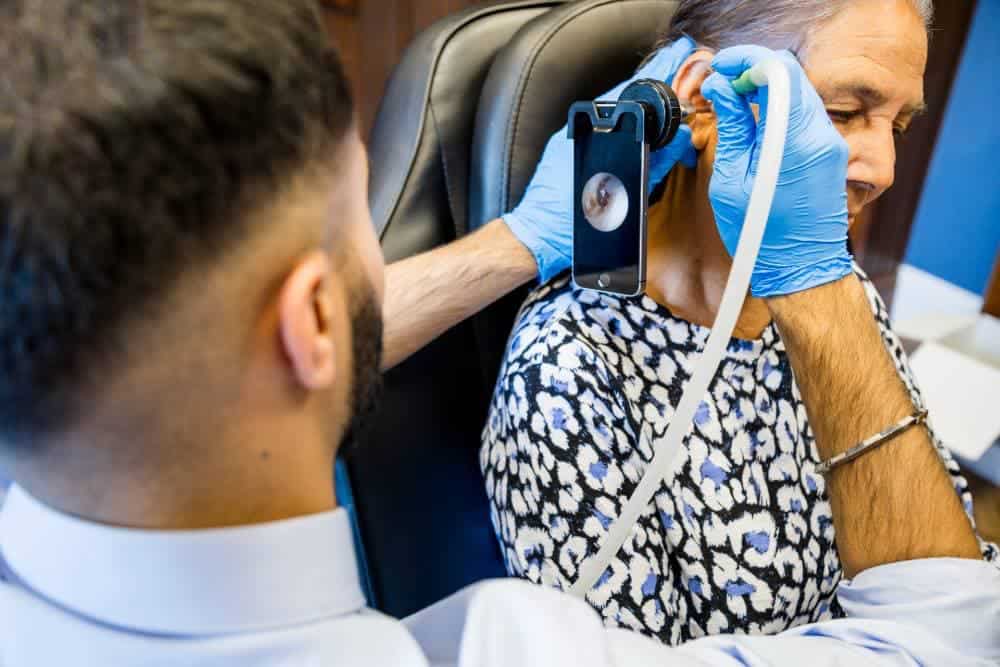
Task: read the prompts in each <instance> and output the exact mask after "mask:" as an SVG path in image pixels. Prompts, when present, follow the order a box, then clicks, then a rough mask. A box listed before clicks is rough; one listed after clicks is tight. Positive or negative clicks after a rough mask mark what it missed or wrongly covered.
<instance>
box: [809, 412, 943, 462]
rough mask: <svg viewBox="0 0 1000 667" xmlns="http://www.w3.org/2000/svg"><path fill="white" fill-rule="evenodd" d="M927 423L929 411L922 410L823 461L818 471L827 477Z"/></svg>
mask: <svg viewBox="0 0 1000 667" xmlns="http://www.w3.org/2000/svg"><path fill="white" fill-rule="evenodd" d="M926 421H927V410H921V411H920V412H917V413H916V414H912V415H910V416H909V417H907V418H906V419H903V420H902V421H901V422H899V423H898V424H895V425H894V426H890V427H889V428H887V429H886V430H884V431H882V432H881V433H876V434H875V435H873V436H872V437H870V438H868V439H866V440H862V441H861V442H859V443H858V444H856V445H854V446H853V447H851V448H850V449H848V450H847V451H846V452H842V453H840V454H837V455H836V456H834V457H833V458H831V459H828V460H826V461H823V462H822V463H820V464H819V465H818V466H816V471H817V472H818V473H819V474H821V475H825V474H826V473H828V472H830V470H832V469H833V468H836V467H837V466H839V465H840V464H842V463H847V462H848V461H853V460H854V459H856V458H858V457H859V456H861V455H862V454H864V453H865V452H867V451H869V450H871V449H875V448H876V447H878V446H879V445H884V444H885V443H887V442H889V441H890V440H892V439H893V438H895V437H896V436H897V435H899V434H900V433H902V432H903V431H905V430H906V429H908V428H910V427H911V426H916V425H917V424H923V423H924V422H926Z"/></svg>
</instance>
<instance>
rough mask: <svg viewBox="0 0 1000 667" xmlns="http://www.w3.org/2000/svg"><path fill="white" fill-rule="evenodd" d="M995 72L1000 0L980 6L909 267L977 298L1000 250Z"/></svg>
mask: <svg viewBox="0 0 1000 667" xmlns="http://www.w3.org/2000/svg"><path fill="white" fill-rule="evenodd" d="M944 1H946V2H948V1H950V0H944ZM998 72H1000V0H979V6H978V8H977V10H976V15H975V17H974V18H973V23H972V27H971V30H970V33H969V42H968V44H967V45H966V49H965V54H964V55H963V57H962V63H961V65H960V66H959V70H958V77H957V79H956V80H955V84H954V87H953V88H952V94H951V100H950V101H949V102H948V108H947V111H946V112H945V118H944V124H943V126H942V127H941V134H940V135H939V136H938V142H937V147H936V148H935V151H934V157H933V159H932V161H931V165H930V170H929V172H928V174H927V181H926V182H925V184H924V192H923V197H922V199H921V201H920V206H919V208H918V209H917V217H916V220H915V221H914V226H913V232H912V236H911V237H910V245H909V248H908V250H907V254H906V260H905V261H906V262H907V263H908V264H912V265H914V266H916V267H918V268H921V269H923V270H925V271H927V272H929V273H933V274H934V275H936V276H939V277H941V278H944V279H945V280H947V281H949V282H952V283H955V284H957V285H960V286H962V287H964V288H965V289H968V290H971V291H973V292H976V293H977V294H982V293H983V292H984V290H985V288H986V282H987V281H988V280H989V277H990V271H991V270H992V268H993V262H994V261H995V259H996V256H997V250H998V249H1000V74H998Z"/></svg>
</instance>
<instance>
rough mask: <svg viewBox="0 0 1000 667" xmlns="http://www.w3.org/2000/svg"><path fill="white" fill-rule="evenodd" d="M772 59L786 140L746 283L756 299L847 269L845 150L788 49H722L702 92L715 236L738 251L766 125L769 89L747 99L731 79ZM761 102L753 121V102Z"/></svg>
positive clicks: (839, 274) (787, 291)
mask: <svg viewBox="0 0 1000 667" xmlns="http://www.w3.org/2000/svg"><path fill="white" fill-rule="evenodd" d="M775 56H777V57H778V58H779V59H780V60H781V61H782V62H783V63H784V64H785V65H786V67H787V68H788V73H789V76H790V79H791V84H792V85H791V109H790V115H789V119H788V139H787V142H786V144H785V153H784V157H783V159H782V163H781V172H780V175H779V177H778V188H777V191H776V192H775V197H774V204H773V205H772V208H771V215H770V217H769V218H768V222H767V229H766V231H765V233H764V241H763V244H762V245H761V248H760V255H759V257H758V258H757V264H756V265H755V266H754V272H753V276H752V277H751V279H750V286H751V291H752V292H753V295H754V296H758V297H769V296H778V295H782V294H791V293H793V292H800V291H802V290H807V289H809V288H811V287H817V286H819V285H823V284H825V283H829V282H833V281H835V280H838V279H840V278H843V277H844V276H845V275H847V274H848V273H850V272H851V255H850V253H848V252H847V189H846V188H847V160H848V148H847V143H846V142H845V141H844V139H843V137H841V136H840V134H839V133H838V132H837V130H836V128H834V126H833V123H831V122H830V118H829V116H827V113H826V109H825V108H824V105H823V101H822V100H821V99H820V97H819V94H817V93H816V90H815V89H814V88H813V86H812V84H811V83H810V82H809V79H808V78H807V77H806V74H805V72H804V71H803V70H802V66H801V65H800V64H799V62H798V61H797V60H796V59H795V57H794V56H793V55H792V54H791V53H789V52H788V51H781V52H775V51H771V50H770V49H766V48H763V47H759V46H737V47H733V48H729V49H724V50H723V51H720V52H719V53H718V55H716V56H715V59H714V60H713V61H712V66H713V68H714V69H715V73H713V74H712V75H711V76H709V77H708V79H706V80H705V82H704V83H703V84H702V87H701V91H702V94H704V95H705V97H706V98H708V99H709V100H711V101H712V103H713V105H714V107H715V114H716V117H717V118H718V128H719V143H718V147H717V148H716V154H715V167H714V170H713V173H712V181H711V185H710V187H709V197H710V199H711V201H712V209H713V210H714V211H715V222H716V225H717V226H718V228H719V235H720V236H721V237H722V241H723V243H725V245H726V249H727V250H728V251H729V254H730V255H732V254H735V252H736V245H737V242H738V241H739V236H740V231H741V230H742V229H743V219H744V216H745V214H746V210H747V205H748V204H749V201H750V192H751V190H752V189H753V182H754V177H755V175H756V174H757V162H758V159H759V157H760V148H761V146H762V144H763V140H764V127H765V126H766V124H767V90H768V89H767V88H766V87H765V88H761V89H759V90H757V91H756V92H754V93H752V94H750V95H748V96H746V97H744V96H742V95H739V94H738V93H737V92H736V91H735V90H733V87H732V85H731V84H730V81H731V80H734V79H736V78H738V77H739V76H740V75H741V74H742V73H743V72H744V71H745V70H747V69H749V68H750V67H751V66H753V65H755V64H756V63H758V62H761V61H762V60H764V59H767V58H773V57H775ZM751 102H753V103H757V104H759V105H760V107H759V108H760V122H757V121H755V119H754V116H753V112H752V111H751V108H750V103H751Z"/></svg>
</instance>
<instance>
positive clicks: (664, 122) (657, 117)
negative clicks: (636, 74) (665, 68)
mask: <svg viewBox="0 0 1000 667" xmlns="http://www.w3.org/2000/svg"><path fill="white" fill-rule="evenodd" d="M619 100H623V101H624V100H631V101H634V102H639V103H640V104H642V108H643V110H644V111H645V113H646V133H647V140H648V143H649V150H650V151H658V150H660V149H661V148H663V147H664V146H666V145H667V144H669V143H670V142H671V141H672V140H673V138H674V137H675V136H677V130H678V129H679V128H680V126H681V123H682V122H684V119H685V118H687V117H688V115H689V113H690V109H691V106H690V105H689V104H685V103H683V102H681V100H680V99H678V97H677V95H676V94H675V93H674V91H673V90H671V89H670V86H668V85H667V84H665V83H663V82H662V81H657V80H656V79H639V80H637V81H634V82H632V83H631V84H629V86H628V87H627V88H626V89H625V90H623V91H622V94H621V97H619Z"/></svg>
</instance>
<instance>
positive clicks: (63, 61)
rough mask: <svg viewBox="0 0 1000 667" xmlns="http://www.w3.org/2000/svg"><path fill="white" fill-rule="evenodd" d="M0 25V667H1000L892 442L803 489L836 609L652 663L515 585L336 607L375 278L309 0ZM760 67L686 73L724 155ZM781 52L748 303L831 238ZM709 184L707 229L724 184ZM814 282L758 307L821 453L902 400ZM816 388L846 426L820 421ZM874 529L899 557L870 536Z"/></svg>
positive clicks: (823, 142) (809, 115)
mask: <svg viewBox="0 0 1000 667" xmlns="http://www.w3.org/2000/svg"><path fill="white" fill-rule="evenodd" d="M3 18H4V21H3V23H2V24H0V32H2V34H0V49H3V51H4V52H3V62H4V63H5V67H4V68H3V70H2V72H0V83H2V86H0V89H2V91H3V93H2V95H3V97H0V147H2V150H0V216H2V217H0V251H2V252H0V258H2V262H0V364H2V371H3V372H2V373H0V441H2V445H0V456H2V463H3V466H4V467H5V468H6V469H7V470H9V471H10V472H11V473H12V476H13V478H14V479H15V480H16V485H15V486H14V488H13V489H12V491H11V493H10V495H9V497H8V500H7V502H6V504H5V505H4V507H3V509H2V511H0V580H2V581H0V664H2V665H4V667H17V666H21V665H31V666H35V665H63V664H74V665H95V666H96V665H101V666H106V665H138V664H142V665H164V666H166V665H170V666H175V665H241V666H243V665H261V666H263V665H288V666H291V665H302V666H305V665H309V666H313V665H315V666H317V667H327V666H333V665H401V666H408V665H420V666H423V665H428V664H429V663H431V662H433V663H434V664H450V663H458V664H462V665H469V666H472V665H476V666H478V665H515V664H516V665H533V664H537V665H553V664H566V665H584V666H586V665H595V666H596V665H629V667H632V666H635V665H646V664H649V665H654V664H655V665H705V664H711V665H732V664H767V663H773V664H800V663H801V662H803V661H805V660H808V661H809V662H810V664H824V663H825V664H834V663H837V664H844V663H847V662H850V664H872V665H881V664H899V663H903V662H919V663H923V664H948V665H960V664H984V663H987V662H989V661H992V660H996V659H997V658H998V657H1000V637H998V636H997V633H996V628H997V627H998V624H997V619H998V614H1000V575H998V573H997V572H996V570H995V569H994V568H992V567H990V566H988V565H986V564H984V563H982V562H980V561H979V560H978V559H977V558H978V551H977V545H976V541H975V538H974V536H973V534H972V531H971V528H970V527H969V525H968V522H967V521H966V520H965V518H964V515H963V513H962V509H961V507H960V506H958V503H957V502H956V501H955V496H954V493H952V491H951V488H950V484H949V482H948V479H947V476H946V475H945V474H944V471H943V469H941V466H940V462H937V461H936V460H935V458H934V452H933V449H932V448H931V444H930V442H929V440H928V438H927V436H926V434H925V433H924V432H923V431H922V430H921V429H920V428H919V427H912V428H909V429H907V430H906V431H905V432H904V433H903V434H902V435H901V436H899V437H897V438H896V439H895V440H893V441H891V442H887V443H886V442H883V443H880V445H879V446H878V447H877V448H875V449H873V450H871V451H869V452H868V453H866V454H865V455H864V456H862V457H861V458H858V459H856V460H854V461H851V462H845V463H842V464H840V465H838V466H837V467H836V468H834V469H833V470H832V471H831V475H830V487H831V491H830V493H831V496H832V497H833V499H834V512H835V520H836V521H837V522H838V523H837V530H838V535H839V536H840V538H839V539H840V547H841V549H842V550H845V551H846V552H848V553H852V554H862V556H859V560H858V570H859V571H860V574H859V575H858V576H857V577H856V578H855V579H854V581H852V582H850V583H845V584H843V587H842V590H841V599H842V601H843V602H844V605H845V607H846V608H847V610H848V613H849V616H850V617H849V618H847V619H843V620H840V621H833V622H829V623H825V624H820V625H813V626H805V627H802V628H798V629H797V630H795V631H794V632H792V633H787V634H785V635H781V636H778V637H767V638H746V637H728V638H714V639H706V640H700V641H698V642H694V643H691V644H689V645H686V646H684V647H682V648H680V649H667V648H665V647H662V646H659V645H658V644H656V643H654V642H652V641H650V640H647V639H644V638H642V637H639V636H637V635H634V634H631V633H626V632H622V631H606V630H604V629H603V628H602V625H601V622H600V620H599V619H598V617H597V616H596V615H595V614H594V613H593V612H592V611H591V610H590V609H589V608H588V607H587V605H586V604H585V603H583V602H581V601H578V600H573V599H570V598H567V597H564V596H562V595H561V594H559V593H556V592H554V591H548V590H543V589H541V588H538V587H534V586H531V585H528V584H524V583H521V582H511V581H501V582H489V583H485V584H481V585H479V586H477V587H474V588H472V589H469V590H466V591H463V592H462V593H460V594H458V595H457V596H456V597H455V598H452V599H449V600H446V601H444V602H442V603H440V604H439V605H437V606H435V607H433V608H431V609H429V610H427V611H426V612H424V613H422V614H420V615H418V616H417V617H414V618H412V619H410V620H409V622H408V623H407V624H405V625H404V624H400V623H398V622H396V621H394V620H392V619H389V618H387V617H384V616H381V615H379V614H377V613H375V612H372V611H369V610H366V609H365V608H364V599H363V596H362V594H361V590H360V586H359V583H358V575H357V571H356V567H355V561H354V551H353V545H352V538H351V532H350V528H349V526H348V520H347V516H346V514H345V513H344V511H343V510H339V509H337V508H336V503H335V497H334V494H333V489H332V488H331V485H330V470H331V467H332V464H333V460H334V457H335V455H336V452H337V445H338V443H339V442H340V441H341V439H342V437H343V435H344V433H345V431H346V429H347V426H348V424H349V422H350V421H351V419H352V418H353V417H355V416H357V415H359V414H361V413H363V412H364V411H365V409H366V407H369V406H370V403H371V400H370V397H371V395H372V394H371V392H370V391H369V390H370V388H371V387H372V386H373V385H374V384H375V379H376V377H377V373H378V364H379V360H378V356H379V350H380V349H381V345H380V325H381V318H380V317H379V306H380V302H381V301H382V293H383V279H382V262H381V255H380V252H379V248H378V245H377V242H376V239H375V237H374V234H373V232H372V225H371V220H370V218H369V214H368V211H367V207H366V198H365V182H366V169H365V163H366V160H365V155H364V149H363V147H362V145H361V142H360V139H359V137H358V134H357V130H356V127H355V126H354V121H353V111H352V108H351V102H350V99H349V95H348V93H347V86H346V81H345V79H344V76H343V71H342V69H341V67H340V65H339V62H338V60H337V58H336V56H335V55H333V54H332V53H331V52H330V51H329V50H328V48H327V46H326V35H325V33H324V31H323V28H322V26H321V23H320V21H319V18H318V16H317V14H316V9H315V6H314V3H312V2H311V0H285V1H283V2H274V3H262V2H257V1H252V0H218V1H217V2H213V3H205V2H202V1H201V0H147V2H144V3H136V2H132V1H131V0H100V1H99V2H98V1H97V0H94V1H93V2H84V3H81V2H79V1H78V0H21V1H20V2H13V3H8V6H7V7H6V9H5V11H4V13H3ZM773 56H774V54H772V53H771V52H768V51H765V50H761V49H756V48H738V49H731V50H727V51H724V52H722V53H720V54H719V56H718V57H717V58H716V60H715V62H714V65H715V68H716V69H717V70H718V71H719V72H720V77H721V78H720V80H718V81H717V83H718V87H717V88H716V93H715V94H716V95H717V97H716V105H717V107H718V108H719V109H720V112H721V109H723V108H724V109H725V110H726V111H725V112H724V114H725V115H726V118H727V119H728V121H727V122H725V123H721V124H720V132H722V133H724V134H725V136H726V137H727V139H728V140H729V141H730V142H731V145H732V146H733V147H734V150H733V152H732V154H731V157H732V159H733V160H734V161H735V163H740V162H741V161H748V160H749V159H750V156H751V155H752V153H753V150H754V147H755V146H756V145H757V143H758V136H757V135H758V132H757V126H756V124H755V122H754V120H753V117H752V115H751V114H750V111H749V107H747V105H746V103H745V101H744V100H742V99H740V98H739V97H738V96H736V95H735V93H734V92H733V91H732V90H731V88H730V89H727V88H726V85H728V80H729V79H731V78H733V77H735V76H736V75H738V74H739V73H740V72H741V71H743V70H744V69H745V68H746V67H748V66H749V65H751V64H752V63H754V62H757V61H758V60H759V59H761V58H767V57H773ZM782 57H784V58H785V62H786V65H787V67H788V69H789V71H790V73H791V75H792V77H793V80H795V81H797V82H798V83H799V86H798V88H797V92H796V94H795V95H794V96H793V101H792V104H793V108H795V109H797V110H798V111H799V113H798V114H797V115H796V116H795V117H794V119H793V121H794V122H793V123H792V127H791V130H790V133H789V138H788V149H787V152H786V155H785V160H784V168H783V178H785V179H787V182H788V184H787V186H783V187H782V188H781V189H780V190H779V192H778V194H777V202H776V207H777V208H776V210H777V211H779V212H781V213H779V214H778V215H776V216H775V219H774V220H773V221H772V225H771V227H770V232H769V241H768V242H767V243H766V244H765V250H764V252H765V253H767V254H766V255H765V256H767V257H769V258H770V259H771V260H774V259H776V258H779V257H780V258H781V264H783V265H786V266H787V267H788V271H789V272H790V273H789V274H782V273H781V272H780V271H779V272H778V273H777V274H774V273H771V274H769V278H770V279H771V281H772V282H771V284H772V285H775V284H777V285H779V286H780V285H782V284H786V285H787V284H788V283H786V282H785V280H786V279H788V278H790V276H791V274H792V272H794V275H795V276H796V277H797V278H798V277H801V275H802V271H801V269H802V268H803V264H802V261H803V258H807V257H810V256H812V255H813V251H815V250H816V248H815V247H814V246H813V245H812V244H814V243H822V242H823V239H824V238H825V237H826V236H827V235H835V234H840V233H842V227H843V226H844V225H846V211H845V210H844V201H843V197H842V195H841V194H839V193H836V192H829V191H828V192H824V187H823V186H824V184H826V183H829V182H831V179H834V178H837V179H840V180H839V181H838V182H841V181H843V178H844V174H843V170H844V168H845V167H844V164H845V159H846V149H845V147H844V145H843V143H842V141H840V139H839V137H838V136H837V135H836V133H835V132H833V131H832V130H831V128H830V127H829V125H828V123H825V121H824V120H823V119H824V118H825V117H824V116H823V114H822V113H821V107H820V106H819V102H818V99H817V97H816V95H815V92H814V91H813V90H812V88H811V87H810V86H809V84H808V82H807V81H806V80H805V77H804V75H803V73H802V71H801V68H800V67H799V66H798V64H797V63H796V62H795V61H794V60H793V59H791V58H789V57H787V56H782ZM723 84H726V85H723ZM806 146H808V147H809V150H808V155H800V153H802V152H803V149H804V148H805V147H806ZM807 162H808V164H809V168H808V169H807V168H805V165H806V164H807ZM744 173H749V174H751V176H752V169H750V170H749V171H746V170H745V171H744ZM719 184H720V188H721V189H722V190H724V191H725V192H727V199H726V202H727V204H728V207H729V208H727V209H726V211H728V214H727V213H726V212H723V213H722V214H720V216H719V224H720V226H721V227H723V230H724V233H732V232H734V231H735V228H738V226H739V224H740V216H738V215H737V214H736V213H737V212H738V210H739V209H740V208H741V207H745V205H746V202H745V201H743V200H742V199H741V197H743V195H742V194H741V192H742V190H743V187H742V184H740V183H739V182H737V181H735V180H731V179H726V178H725V177H723V176H722V175H720V181H719ZM827 190H829V189H828V188H827ZM805 200H807V201H808V206H807V207H805V208H803V207H801V206H798V207H797V206H794V205H793V203H797V202H799V203H800V202H802V201H805ZM817 220H822V221H823V224H822V225H817V224H816V221H817ZM495 229H496V228H494V230H495ZM806 231H808V232H809V233H808V234H805V233H804V232H806ZM806 237H808V238H809V239H810V240H808V241H797V239H803V238H806ZM824 245H825V244H824ZM826 259H827V260H829V261H831V262H834V263H836V262H837V261H841V260H843V259H844V258H843V257H840V256H834V257H828V258H826ZM828 278H829V276H828V275H827V276H825V277H824V279H823V280H822V282H816V283H810V284H806V285H802V284H801V282H797V283H796V285H795V289H794V290H788V291H787V292H784V291H783V290H781V289H780V287H779V290H778V292H777V293H776V294H775V296H773V297H771V298H769V301H768V304H769V308H770V309H771V311H772V313H773V316H774V318H775V319H776V321H777V322H778V325H779V326H780V327H781V330H782V335H783V337H784V338H785V339H786V341H788V347H789V351H790V354H791V356H792V360H793V366H794V368H795V370H796V373H797V374H799V375H801V376H802V377H803V378H806V379H805V381H804V382H803V385H802V387H803V393H804V397H805V401H806V403H807V405H808V406H809V409H810V413H811V415H810V416H811V417H813V420H814V421H813V424H814V428H815V429H816V431H817V441H818V442H820V443H821V445H820V448H821V451H822V453H823V455H824V456H825V457H827V458H830V459H831V460H835V458H836V457H837V455H838V454H840V453H842V452H844V451H845V450H846V449H847V448H848V447H850V446H851V445H853V444H854V443H855V442H857V441H859V440H861V439H863V438H865V437H867V436H869V435H871V434H873V433H876V432H877V431H879V430H881V429H882V428H884V427H885V426H887V425H889V424H892V423H895V422H896V421H898V420H899V419H901V418H902V417H904V416H906V415H908V414H910V413H911V412H912V411H913V409H914V408H913V406H911V405H910V404H909V401H908V399H907V395H906V393H905V391H904V390H903V388H902V387H901V386H899V383H898V381H897V380H896V374H895V371H894V370H893V367H892V364H891V362H890V361H889V359H888V358H887V357H886V355H885V353H884V351H883V348H882V346H881V344H880V342H879V340H878V332H877V329H876V328H875V325H874V322H873V320H872V318H871V314H870V311H869V309H868V306H867V303H866V301H865V296H864V294H863V293H862V291H861V289H860V285H858V283H857V281H856V280H855V279H854V278H852V277H851V276H849V275H848V276H846V277H842V278H837V279H834V280H832V281H830V280H828ZM774 281H776V282H774ZM818 309H822V312H831V309H832V312H834V313H835V314H836V320H835V321H837V322H844V321H849V322H852V323H853V324H854V326H853V327H851V328H848V327H843V326H830V323H829V322H830V321H829V320H828V319H823V320H821V319H819V318H817V317H815V316H814V313H815V312H816V310H818ZM859 360H862V361H863V367H864V368H865V369H866V372H865V373H864V374H859V373H855V372H852V369H854V368H856V367H857V364H858V362H859ZM827 393H832V394H836V395H840V396H850V397H852V400H851V403H852V404H854V405H857V406H859V407H858V409H857V410H856V411H854V412H852V414H851V415H850V416H849V418H845V417H844V416H843V415H827V414H826V413H825V412H824V411H822V410H819V409H818V408H819V406H821V405H822V404H823V402H824V395H825V394H827ZM876 395H877V396H879V398H880V400H879V401H877V402H876V401H873V400H870V398H871V397H872V396H876ZM813 415H815V416H813ZM883 471H890V472H891V474H885V473H884V472H883ZM859 480H860V481H861V482H863V483H861V484H859V483H858V482H859ZM914 488H916V489H919V496H918V497H919V502H914V496H913V492H912V489H914ZM845 489H851V492H850V493H848V492H846V491H845ZM931 524H933V525H936V526H938V527H939V529H938V530H936V531H925V530H923V527H924V526H927V525H931ZM884 525H892V526H893V527H894V530H896V531H898V532H899V534H900V535H902V536H904V537H905V539H903V540H901V541H900V542H899V543H895V542H894V543H893V545H892V547H891V548H888V547H884V546H882V545H879V546H877V547H876V548H871V547H870V545H869V542H870V541H871V538H872V536H873V535H878V534H879V530H880V527H881V526H884ZM941 526H945V527H946V529H940V527H941ZM876 541H877V540H876Z"/></svg>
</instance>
